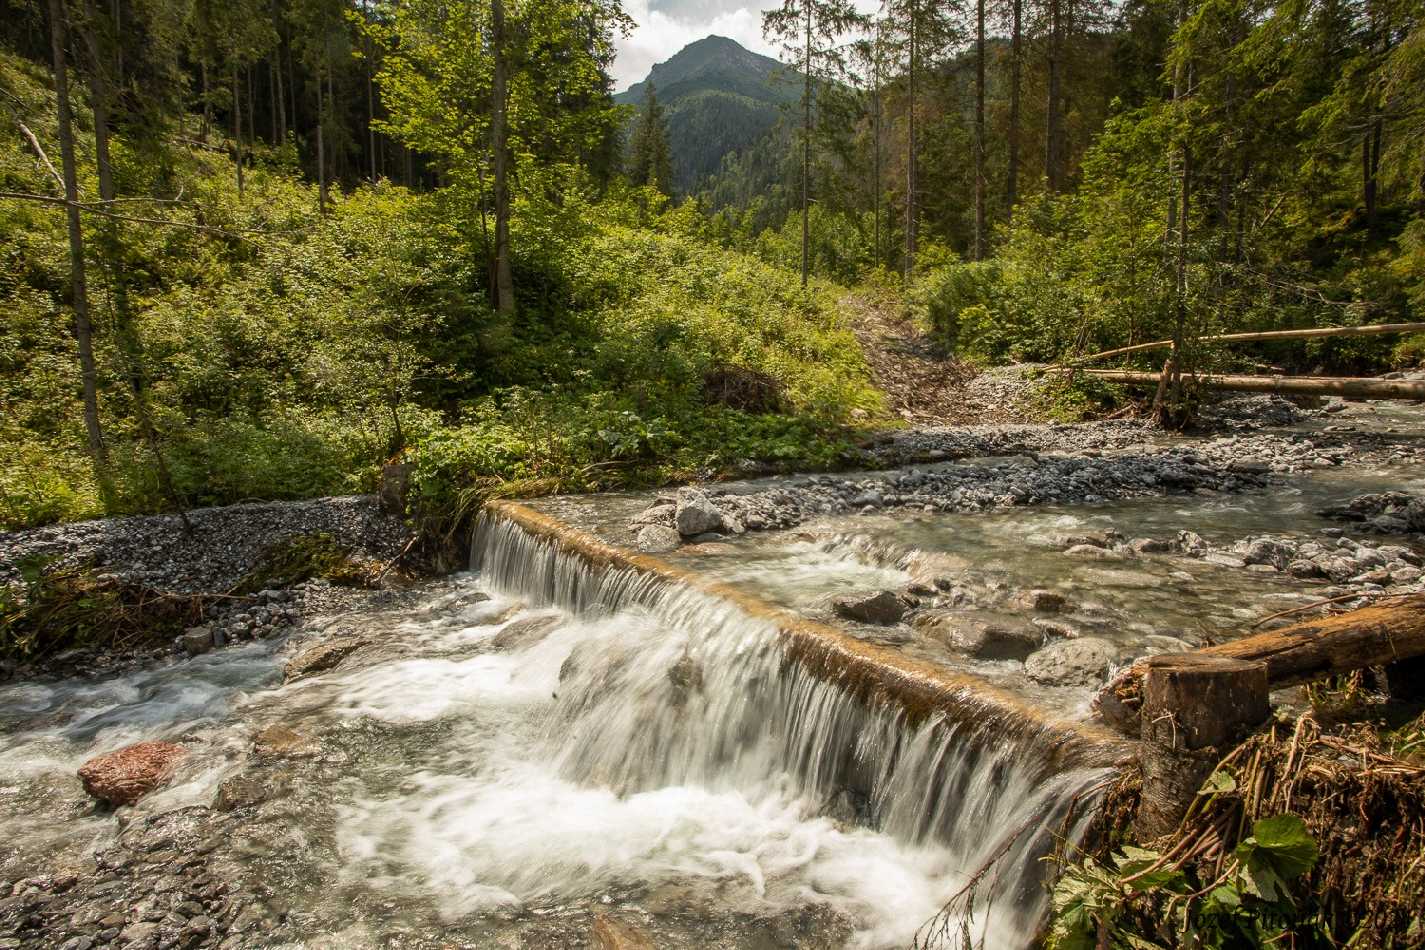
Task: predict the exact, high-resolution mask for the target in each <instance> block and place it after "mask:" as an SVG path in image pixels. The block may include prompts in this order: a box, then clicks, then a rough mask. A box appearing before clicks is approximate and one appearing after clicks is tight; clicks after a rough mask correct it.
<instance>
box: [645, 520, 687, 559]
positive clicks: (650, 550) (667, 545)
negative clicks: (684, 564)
mask: <svg viewBox="0 0 1425 950" xmlns="http://www.w3.org/2000/svg"><path fill="white" fill-rule="evenodd" d="M682 543H683V536H682V535H680V534H679V533H678V532H677V531H676V530H674V529H673V528H669V527H666V526H664V525H661V524H650V525H644V526H643V528H642V529H640V530H639V532H638V549H639V550H640V551H642V552H644V553H645V554H663V553H665V552H667V551H674V550H677V548H678V545H680V544H682Z"/></svg>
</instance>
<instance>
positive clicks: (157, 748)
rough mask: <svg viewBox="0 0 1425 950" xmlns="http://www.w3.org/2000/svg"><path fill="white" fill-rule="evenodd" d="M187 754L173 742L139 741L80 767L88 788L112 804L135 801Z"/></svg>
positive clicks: (158, 782)
mask: <svg viewBox="0 0 1425 950" xmlns="http://www.w3.org/2000/svg"><path fill="white" fill-rule="evenodd" d="M186 754H187V750H185V749H184V748H183V747H182V746H180V745H174V744H173V743H172V742H136V743H134V744H133V745H130V746H124V747H123V748H122V749H119V750H118V751H117V752H110V753H108V754H106V755H100V756H96V757H94V758H92V759H90V760H89V761H88V762H85V763H84V764H83V765H81V766H80V767H79V781H81V782H83V783H84V790H85V791H86V792H88V793H89V794H90V795H92V796H94V797H95V798H97V799H99V800H100V801H104V802H108V803H109V804H111V805H132V804H133V803H134V802H136V801H138V800H139V799H140V798H143V797H144V796H145V795H147V794H148V793H149V792H151V791H153V790H154V789H155V788H158V787H159V786H160V785H162V784H163V783H164V782H166V781H168V779H169V778H170V777H171V776H172V775H173V770H174V768H176V767H177V765H178V760H179V759H181V758H183V756H185V755H186Z"/></svg>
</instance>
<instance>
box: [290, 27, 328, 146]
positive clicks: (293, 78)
mask: <svg viewBox="0 0 1425 950" xmlns="http://www.w3.org/2000/svg"><path fill="white" fill-rule="evenodd" d="M286 46H287V115H288V116H289V117H290V121H289V128H291V130H292V131H293V132H294V133H299V134H300V130H301V128H302V118H301V116H302V114H301V113H300V112H298V111H297V102H298V99H297V67H296V65H295V64H294V63H293V62H292V59H293V57H292V37H291V34H290V33H289V34H288V36H287V40H286ZM317 94H318V95H320V94H321V89H320V88H319V89H318V90H317Z"/></svg>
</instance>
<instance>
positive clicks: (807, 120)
mask: <svg viewBox="0 0 1425 950" xmlns="http://www.w3.org/2000/svg"><path fill="white" fill-rule="evenodd" d="M802 11H803V13H804V14H805V21H806V31H805V43H806V46H805V49H804V53H803V56H804V62H803V63H802V287H803V288H805V287H806V285H807V275H808V274H809V273H810V271H811V260H810V256H809V255H810V249H811V2H810V0H802Z"/></svg>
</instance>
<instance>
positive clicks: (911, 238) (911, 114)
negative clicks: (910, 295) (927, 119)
mask: <svg viewBox="0 0 1425 950" xmlns="http://www.w3.org/2000/svg"><path fill="white" fill-rule="evenodd" d="M919 16H920V11H919V9H918V8H917V7H916V5H915V4H913V3H912V4H911V8H910V70H909V72H908V73H907V75H906V80H907V91H908V92H909V98H910V107H909V109H907V111H906V124H907V134H906V174H905V177H906V188H905V279H906V280H910V278H911V275H912V274H913V273H914V272H915V251H916V224H917V220H918V219H917V218H916V208H915V190H916V185H917V182H916V154H915V153H916V141H915V112H916V109H915V105H916V103H915V80H916V68H917V66H919V63H918V62H917V52H918V51H917V50H916V26H917V25H918V24H917V23H916V21H917V20H918V19H919Z"/></svg>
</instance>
